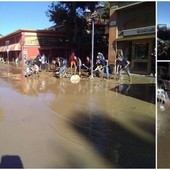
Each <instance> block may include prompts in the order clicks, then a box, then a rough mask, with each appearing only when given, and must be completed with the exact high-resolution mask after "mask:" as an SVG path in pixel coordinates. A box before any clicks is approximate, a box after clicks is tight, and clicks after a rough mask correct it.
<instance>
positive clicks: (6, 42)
mask: <svg viewBox="0 0 170 170" xmlns="http://www.w3.org/2000/svg"><path fill="white" fill-rule="evenodd" d="M5 44H6V46H7V47H6V52H7V63H8V64H9V40H7V41H5Z"/></svg>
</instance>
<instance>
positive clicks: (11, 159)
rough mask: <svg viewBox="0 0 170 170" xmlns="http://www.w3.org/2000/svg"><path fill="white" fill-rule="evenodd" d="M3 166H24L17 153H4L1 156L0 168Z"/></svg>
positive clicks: (7, 167) (6, 167)
mask: <svg viewBox="0 0 170 170" xmlns="http://www.w3.org/2000/svg"><path fill="white" fill-rule="evenodd" d="M2 168H5V169H9V168H11V169H12V168H24V167H23V164H22V161H21V158H20V157H19V156H17V155H5V156H2V158H1V162H0V169H2Z"/></svg>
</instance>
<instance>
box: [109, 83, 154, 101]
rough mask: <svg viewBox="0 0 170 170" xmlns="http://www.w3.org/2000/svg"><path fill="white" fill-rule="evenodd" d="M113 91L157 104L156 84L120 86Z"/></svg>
mask: <svg viewBox="0 0 170 170" xmlns="http://www.w3.org/2000/svg"><path fill="white" fill-rule="evenodd" d="M111 90H112V91H114V92H117V93H120V94H123V95H126V96H130V97H135V98H137V99H140V100H144V101H146V102H150V103H153V104H155V84H119V85H118V86H116V87H115V88H112V89H111Z"/></svg>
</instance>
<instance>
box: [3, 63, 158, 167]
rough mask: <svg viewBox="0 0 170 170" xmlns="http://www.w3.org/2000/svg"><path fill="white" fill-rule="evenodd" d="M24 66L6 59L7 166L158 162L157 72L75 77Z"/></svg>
mask: <svg viewBox="0 0 170 170" xmlns="http://www.w3.org/2000/svg"><path fill="white" fill-rule="evenodd" d="M20 71H21V70H20V69H18V68H17V67H10V68H9V67H8V66H6V65H5V66H4V65H0V137H1V142H0V167H10V166H11V165H10V162H14V163H13V166H15V167H24V168H151V167H152V168H154V167H155V104H154V101H155V93H154V89H155V86H154V83H155V80H154V79H153V78H151V77H145V76H140V75H133V76H132V79H133V81H132V82H131V83H129V82H128V77H126V76H124V79H123V80H120V81H119V82H118V81H116V80H114V79H110V80H107V79H99V78H93V79H88V78H82V79H81V80H80V82H79V83H77V84H73V83H71V82H70V80H69V79H68V78H67V79H64V78H63V79H56V78H55V77H52V76H51V73H40V77H29V78H24V77H22V76H21V74H20ZM10 160H13V161H10Z"/></svg>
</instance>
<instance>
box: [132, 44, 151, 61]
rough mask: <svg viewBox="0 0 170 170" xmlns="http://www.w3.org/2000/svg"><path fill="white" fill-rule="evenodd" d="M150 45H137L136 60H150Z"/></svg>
mask: <svg viewBox="0 0 170 170" xmlns="http://www.w3.org/2000/svg"><path fill="white" fill-rule="evenodd" d="M148 49H149V43H146V44H142V43H141V44H135V55H134V58H136V59H147V58H148Z"/></svg>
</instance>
